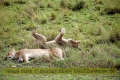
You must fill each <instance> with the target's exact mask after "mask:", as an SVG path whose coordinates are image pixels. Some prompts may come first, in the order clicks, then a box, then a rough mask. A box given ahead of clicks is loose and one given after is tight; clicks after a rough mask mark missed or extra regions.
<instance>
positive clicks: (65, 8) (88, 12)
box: [0, 0, 120, 80]
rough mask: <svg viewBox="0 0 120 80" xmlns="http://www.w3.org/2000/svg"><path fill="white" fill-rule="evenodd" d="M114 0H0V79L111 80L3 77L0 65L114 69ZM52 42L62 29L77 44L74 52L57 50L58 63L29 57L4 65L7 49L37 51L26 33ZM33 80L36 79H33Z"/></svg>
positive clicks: (117, 18) (117, 53)
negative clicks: (60, 57)
mask: <svg viewBox="0 0 120 80" xmlns="http://www.w3.org/2000/svg"><path fill="white" fill-rule="evenodd" d="M119 4H120V0H1V1H0V68H1V69H0V78H2V79H1V80H13V78H14V80H19V78H21V79H22V78H26V80H27V79H28V80H29V79H34V80H36V79H38V78H40V79H42V80H43V79H45V80H48V79H49V80H50V79H51V80H54V79H58V80H63V79H66V80H68V79H69V80H72V79H84V80H91V79H95V80H98V79H100V80H115V79H116V78H119V77H113V76H112V77H101V76H98V77H95V76H86V75H83V76H78V75H52V77H51V75H48V76H47V77H46V76H44V75H27V76H26V75H23V76H22V77H20V75H19V76H17V75H16V76H13V75H3V74H2V69H3V68H4V67H11V66H17V67H62V68H64V67H65V68H67V67H80V68H98V67H99V68H110V67H116V66H117V67H118V66H120V5H119ZM37 25H40V26H41V28H40V29H39V31H38V32H39V33H41V34H43V35H45V36H46V38H47V40H52V39H54V38H55V37H56V35H58V34H59V32H60V29H61V28H62V27H65V29H66V34H65V35H64V37H65V38H73V39H76V40H81V43H80V44H79V48H78V49H74V48H72V47H69V46H63V47H61V48H62V49H63V50H64V51H65V52H66V53H67V58H66V59H65V60H64V61H55V60H44V59H43V58H41V59H35V60H32V61H31V62H30V63H28V64H27V63H18V62H17V61H4V60H3V59H4V57H5V55H6V54H7V53H8V52H9V51H10V50H11V49H12V48H15V49H16V50H19V49H23V48H39V47H38V46H37V45H35V44H33V42H34V38H33V37H32V36H31V32H32V31H33V29H35V28H36V26H37ZM38 80H39V79H38Z"/></svg>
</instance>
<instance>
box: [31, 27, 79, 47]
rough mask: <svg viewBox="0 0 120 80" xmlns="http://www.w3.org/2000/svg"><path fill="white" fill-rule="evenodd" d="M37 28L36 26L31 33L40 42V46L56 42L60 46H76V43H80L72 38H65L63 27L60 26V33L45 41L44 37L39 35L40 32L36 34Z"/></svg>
mask: <svg viewBox="0 0 120 80" xmlns="http://www.w3.org/2000/svg"><path fill="white" fill-rule="evenodd" d="M37 30H38V28H36V29H35V30H34V31H33V32H32V34H33V36H34V38H35V39H36V40H37V41H39V42H40V45H41V46H42V47H45V46H48V45H50V44H58V45H60V46H63V45H70V46H73V47H74V48H78V44H79V43H80V41H77V40H72V39H65V38H63V36H64V34H65V28H62V29H61V32H60V34H59V35H58V36H57V37H56V38H55V39H54V40H52V41H47V42H46V37H45V36H43V35H41V34H38V33H37Z"/></svg>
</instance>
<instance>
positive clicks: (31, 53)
mask: <svg viewBox="0 0 120 80" xmlns="http://www.w3.org/2000/svg"><path fill="white" fill-rule="evenodd" d="M64 55H65V53H64V52H63V51H62V49H60V48H51V49H21V50H19V51H17V52H16V51H15V50H14V49H12V50H11V51H10V52H9V53H8V54H7V56H6V59H18V61H24V62H29V59H31V58H39V57H46V58H51V57H52V56H54V57H57V58H58V59H59V60H64Z"/></svg>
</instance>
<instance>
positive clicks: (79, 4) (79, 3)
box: [60, 0, 85, 11]
mask: <svg viewBox="0 0 120 80" xmlns="http://www.w3.org/2000/svg"><path fill="white" fill-rule="evenodd" d="M84 4H85V2H84V1H83V0H75V1H74V0H71V1H67V0H61V1H60V6H61V7H62V8H68V9H71V10H73V11H79V10H81V9H82V8H83V7H84Z"/></svg>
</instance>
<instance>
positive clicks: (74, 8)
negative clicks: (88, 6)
mask: <svg viewBox="0 0 120 80" xmlns="http://www.w3.org/2000/svg"><path fill="white" fill-rule="evenodd" d="M84 4H85V2H84V1H83V0H81V1H79V0H78V2H77V3H76V4H75V5H74V7H73V8H72V10H73V11H79V10H81V9H82V8H83V7H84Z"/></svg>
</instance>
